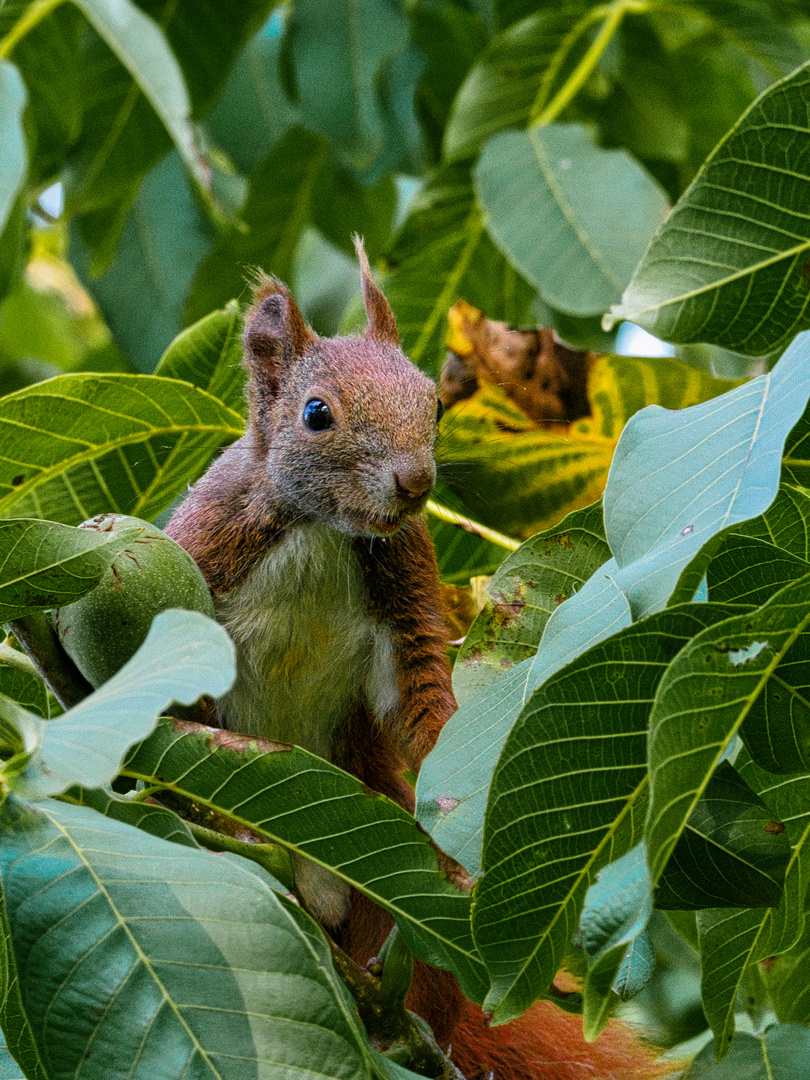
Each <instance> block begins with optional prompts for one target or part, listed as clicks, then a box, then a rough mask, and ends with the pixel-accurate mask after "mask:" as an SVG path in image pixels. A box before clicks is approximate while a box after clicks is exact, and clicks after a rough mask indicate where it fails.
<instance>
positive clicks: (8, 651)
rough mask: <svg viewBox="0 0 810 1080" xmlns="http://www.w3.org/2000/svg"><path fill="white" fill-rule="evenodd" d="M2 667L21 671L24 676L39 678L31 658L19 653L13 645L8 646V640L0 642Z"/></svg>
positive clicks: (0, 662) (0, 663)
mask: <svg viewBox="0 0 810 1080" xmlns="http://www.w3.org/2000/svg"><path fill="white" fill-rule="evenodd" d="M3 665H5V666H6V667H11V668H15V669H16V670H17V671H22V672H24V673H25V674H26V675H34V676H35V677H36V678H38V679H39V678H41V676H40V674H39V670H38V669H37V666H36V664H35V663H34V661H33V660H32V659H31V657H30V656H29V655H28V654H27V653H21V652H20V651H19V649H15V648H14V646H13V645H9V643H8V638H7V639H6V640H5V641H0V667H1V666H3Z"/></svg>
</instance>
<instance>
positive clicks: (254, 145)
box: [204, 15, 300, 176]
mask: <svg viewBox="0 0 810 1080" xmlns="http://www.w3.org/2000/svg"><path fill="white" fill-rule="evenodd" d="M281 31H282V21H281V19H280V18H279V17H278V15H274V16H273V18H272V19H270V20H268V22H267V23H266V24H265V25H264V26H263V27H262V28H261V29H260V30H259V31H258V32H257V33H255V34H254V35H253V37H252V38H251V39H250V41H248V43H247V44H246V45H245V47H244V48H243V50H242V52H241V53H240V54H239V56H238V57H237V59H236V63H235V64H234V65H233V68H232V69H231V72H230V74H229V75H228V80H227V82H226V83H225V86H224V88H223V91H222V93H221V94H220V95H219V98H218V100H217V103H216V105H215V106H214V109H213V111H212V112H211V114H210V116H208V117H207V119H206V121H205V125H204V126H205V128H206V130H207V131H209V132H210V133H211V134H212V136H213V138H214V141H215V142H216V144H217V145H218V146H221V147H222V149H223V150H224V151H225V152H226V153H227V154H228V156H229V157H230V159H231V161H232V162H233V163H234V165H235V166H236V167H237V169H239V171H240V172H241V173H242V174H243V175H245V176H248V175H250V173H252V172H253V171H254V169H256V168H257V167H258V166H259V165H260V164H261V162H262V161H263V160H264V159H265V158H266V157H267V155H268V153H269V152H270V150H272V148H273V147H274V146H275V145H276V143H277V142H278V141H279V140H280V139H281V137H282V136H283V135H284V133H285V132H286V131H287V130H288V129H289V128H291V127H292V126H293V124H295V123H298V122H300V116H299V113H298V110H297V109H296V107H295V106H294V105H293V104H292V103H291V102H290V101H289V99H288V98H287V95H286V94H285V92H284V89H283V87H282V81H281V70H280V62H281V51H282V44H283V41H284V39H283V37H282V33H281Z"/></svg>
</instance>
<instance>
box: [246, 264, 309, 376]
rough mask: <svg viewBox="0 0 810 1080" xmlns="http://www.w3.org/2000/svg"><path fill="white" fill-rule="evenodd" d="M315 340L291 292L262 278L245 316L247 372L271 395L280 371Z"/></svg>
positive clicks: (271, 280)
mask: <svg viewBox="0 0 810 1080" xmlns="http://www.w3.org/2000/svg"><path fill="white" fill-rule="evenodd" d="M314 341H315V334H314V333H313V332H312V331H311V330H310V329H309V327H308V326H307V325H306V323H305V322H304V319H303V317H302V315H301V312H300V311H299V309H298V305H297V304H296V302H295V300H294V299H293V296H292V293H291V292H290V290H289V289H288V288H287V286H286V285H284V284H283V283H282V282H281V281H277V280H276V279H275V278H270V277H263V278H262V279H261V280H260V281H259V282H258V284H257V285H256V286H255V287H254V289H253V304H252V305H251V307H250V310H249V311H248V312H247V315H246V316H245V362H246V364H247V368H248V371H249V372H250V374H251V375H253V376H254V378H256V379H257V380H259V381H260V382H262V383H263V384H265V386H266V387H267V389H269V390H270V391H271V393H275V392H276V390H277V389H278V382H279V372H280V370H281V369H283V368H284V367H286V365H287V364H289V363H290V362H291V361H293V360H294V359H295V358H296V357H298V356H301V355H302V354H303V353H304V352H305V351H306V349H307V347H308V346H309V345H311V344H312V343H313V342H314Z"/></svg>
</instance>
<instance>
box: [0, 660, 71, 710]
mask: <svg viewBox="0 0 810 1080" xmlns="http://www.w3.org/2000/svg"><path fill="white" fill-rule="evenodd" d="M0 694H2V695H3V696H4V697H7V698H11V700H12V701H14V702H16V703H17V704H18V705H20V706H21V707H22V708H24V709H25V710H26V711H28V712H33V713H36V715H37V716H41V717H42V718H43V719H44V720H48V719H50V717H51V716H58V715H59V713H61V712H62V709H61V706H60V705H59V704H58V703H57V701H56V698H55V697H54V696H53V694H51V693H50V692H49V690H48V688H47V686H46V685H45V683H44V682H43V681H42V678H41V677H40V675H39V672H38V671H37V669H36V668H35V667H34V664H33V662H32V661H31V660H29V659H28V657H27V656H26V655H25V653H23V652H20V651H18V650H17V649H14V648H12V647H11V645H10V644H9V643H8V641H5V642H2V643H0Z"/></svg>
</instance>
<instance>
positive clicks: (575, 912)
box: [473, 604, 728, 1022]
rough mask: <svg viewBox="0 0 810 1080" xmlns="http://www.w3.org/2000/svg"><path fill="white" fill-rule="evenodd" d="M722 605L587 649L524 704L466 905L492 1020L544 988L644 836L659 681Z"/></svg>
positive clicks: (652, 621) (656, 619) (513, 1012)
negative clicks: (608, 877) (600, 882)
mask: <svg viewBox="0 0 810 1080" xmlns="http://www.w3.org/2000/svg"><path fill="white" fill-rule="evenodd" d="M727 610H728V609H726V608H723V607H716V606H714V605H711V604H694V605H685V606H683V607H679V608H673V609H671V610H668V611H664V612H659V613H658V614H656V615H653V616H651V617H650V618H649V619H646V620H644V621H642V622H640V623H638V624H637V625H635V626H631V627H628V628H627V629H626V630H624V631H623V632H622V633H620V634H616V635H614V636H613V637H612V638H609V639H608V640H607V641H604V642H602V643H600V644H598V645H595V646H594V647H593V648H591V649H589V650H588V651H587V652H586V653H584V655H582V656H580V657H578V658H577V659H576V660H574V661H573V662H572V663H570V664H569V665H568V666H567V667H565V668H564V669H563V670H562V671H559V672H557V673H556V674H555V675H553V676H552V677H551V678H549V679H548V680H547V681H546V682H545V683H544V684H543V685H542V686H541V687H540V688H539V689H538V690H536V691H535V692H534V693H533V694H532V696H531V697H530V698H529V699H528V701H527V702H526V706H525V708H524V709H523V710H522V711H521V713H520V716H519V718H518V720H517V722H516V723H515V726H514V728H513V729H512V731H511V732H510V735H509V738H508V739H507V741H506V745H505V746H504V749H503V752H502V754H501V756H500V759H499V761H498V765H497V767H496V769H495V772H494V775H493V778H492V787H491V792H490V800H489V807H488V811H487V817H486V821H485V824H484V850H483V863H484V868H485V872H484V877H483V879H482V880H481V881H480V882H479V883H478V884H477V886H476V890H475V907H474V909H473V931H474V934H475V940H476V944H477V946H478V949H479V951H480V953H481V957H482V959H483V960H484V962H485V963H486V965H487V969H488V971H489V973H490V977H491V979H492V987H491V989H490V992H489V995H488V997H487V1000H486V1003H485V1004H486V1007H487V1008H491V1009H493V1010H494V1015H495V1020H496V1021H497V1022H502V1021H506V1020H509V1019H511V1018H512V1017H515V1016H519V1015H520V1014H521V1013H522V1012H523V1011H524V1010H525V1009H526V1008H528V1006H529V1005H530V1004H531V1003H532V1002H533V1001H535V1000H536V999H537V998H538V997H540V996H541V995H542V994H545V993H546V992H547V990H548V988H549V986H550V984H551V981H552V980H553V978H554V976H555V975H556V973H557V971H558V969H559V967H560V966H561V964H562V961H563V958H564V956H565V953H566V950H567V949H568V948H569V947H570V942H571V938H572V935H573V932H574V929H575V928H576V926H577V924H578V922H579V914H580V909H581V907H582V904H583V901H584V898H585V893H586V891H587V889H588V887H589V886H590V885H592V884H593V883H594V881H595V878H596V874H597V871H598V870H599V869H600V868H601V867H602V866H604V865H605V864H606V863H608V862H610V861H612V860H613V859H615V858H617V857H618V856H621V855H623V854H625V853H626V852H627V851H629V850H630V848H632V847H633V846H634V845H635V844H636V843H637V841H638V840H639V838H640V833H641V829H642V821H643V811H644V806H645V804H646V797H647V755H646V741H647V721H648V717H649V713H650V709H651V707H652V703H653V699H654V697H655V692H656V687H657V685H658V682H659V680H660V679H661V677H662V676H663V674H664V672H665V670H666V668H667V665H668V664H669V663H670V661H671V660H672V658H673V657H674V656H675V655H676V654H677V652H678V650H679V649H681V648H682V646H683V645H684V644H686V642H688V641H689V639H690V638H691V637H692V636H693V635H694V634H695V633H697V632H699V631H700V630H702V629H703V628H704V627H706V626H711V624H712V623H713V622H714V621H716V620H717V619H719V618H720V619H721V618H723V616H724V615H725V614H727ZM496 685H497V684H496ZM608 746H609V751H606V747H608ZM516 822H519V827H518V828H516V827H515V823H516Z"/></svg>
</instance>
